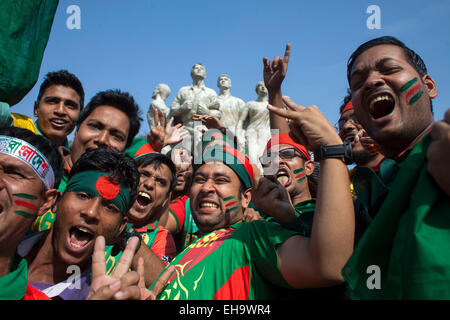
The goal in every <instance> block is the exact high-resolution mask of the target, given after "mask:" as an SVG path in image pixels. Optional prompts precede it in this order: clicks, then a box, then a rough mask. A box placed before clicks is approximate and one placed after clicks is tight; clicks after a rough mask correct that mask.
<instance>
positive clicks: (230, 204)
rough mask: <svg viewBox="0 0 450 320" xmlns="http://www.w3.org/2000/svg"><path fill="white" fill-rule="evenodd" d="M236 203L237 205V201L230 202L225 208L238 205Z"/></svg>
mask: <svg viewBox="0 0 450 320" xmlns="http://www.w3.org/2000/svg"><path fill="white" fill-rule="evenodd" d="M236 203H237V201H233V202H230V203H229V204H227V205H225V208H227V207H229V206H232V205H233V204H236Z"/></svg>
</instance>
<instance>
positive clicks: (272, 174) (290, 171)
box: [260, 134, 316, 236]
mask: <svg viewBox="0 0 450 320" xmlns="http://www.w3.org/2000/svg"><path fill="white" fill-rule="evenodd" d="M260 162H261V165H262V167H263V169H264V176H265V177H269V178H273V179H276V180H278V182H279V183H280V184H281V185H282V186H283V187H284V188H285V189H286V191H287V193H288V194H289V197H290V200H291V203H292V205H293V206H294V209H295V212H296V214H297V216H298V217H299V219H296V220H295V221H296V222H295V223H300V224H301V225H302V230H304V231H303V232H304V235H305V236H310V234H311V228H312V221H313V215H314V210H315V208H316V201H315V200H314V199H313V198H312V195H311V191H310V188H309V185H308V181H309V177H310V176H311V175H312V173H313V171H314V162H313V161H311V158H310V156H309V153H308V151H306V148H305V147H304V146H302V145H301V144H298V143H296V142H294V141H293V140H292V138H291V137H290V136H289V134H278V135H276V136H274V137H272V138H271V139H270V140H269V142H268V143H267V146H266V150H265V152H264V155H263V156H262V157H261V158H260Z"/></svg>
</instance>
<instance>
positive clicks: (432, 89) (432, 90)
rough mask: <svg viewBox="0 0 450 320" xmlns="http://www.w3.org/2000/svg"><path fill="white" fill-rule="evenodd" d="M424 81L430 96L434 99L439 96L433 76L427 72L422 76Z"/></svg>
mask: <svg viewBox="0 0 450 320" xmlns="http://www.w3.org/2000/svg"><path fill="white" fill-rule="evenodd" d="M422 81H423V83H424V84H425V88H426V90H427V93H428V96H429V97H430V99H434V98H436V97H437V94H438V91H437V86H436V82H434V80H433V78H431V76H430V75H429V74H426V75H424V76H423V78H422Z"/></svg>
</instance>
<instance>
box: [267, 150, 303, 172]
mask: <svg viewBox="0 0 450 320" xmlns="http://www.w3.org/2000/svg"><path fill="white" fill-rule="evenodd" d="M277 156H278V157H280V159H283V160H290V159H293V158H295V157H300V158H302V159H303V160H305V161H307V159H305V156H304V155H303V154H302V153H301V152H300V151H299V150H298V149H296V148H287V149H283V150H280V151H273V152H267V153H265V154H264V155H263V156H262V157H260V158H259V162H260V163H261V166H262V167H263V168H267V167H269V166H270V164H271V163H272V161H273V160H274V159H275V158H276V157H277Z"/></svg>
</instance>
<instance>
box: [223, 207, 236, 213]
mask: <svg viewBox="0 0 450 320" xmlns="http://www.w3.org/2000/svg"><path fill="white" fill-rule="evenodd" d="M237 208H238V207H233V208H230V209H227V210H226V211H225V212H227V213H230V212H232V211H234V210H236V209H237Z"/></svg>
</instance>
